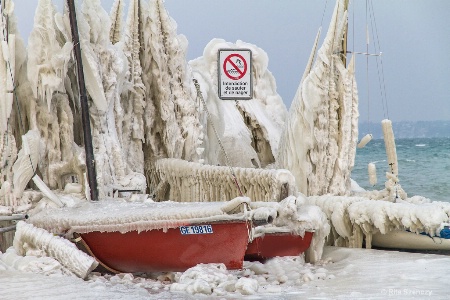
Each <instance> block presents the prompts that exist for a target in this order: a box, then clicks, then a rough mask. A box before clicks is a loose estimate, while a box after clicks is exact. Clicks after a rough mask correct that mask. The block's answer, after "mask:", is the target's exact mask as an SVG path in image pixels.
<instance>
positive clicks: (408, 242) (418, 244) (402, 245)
mask: <svg viewBox="0 0 450 300" xmlns="http://www.w3.org/2000/svg"><path fill="white" fill-rule="evenodd" d="M372 246H375V247H380V248H388V249H405V250H447V251H448V250H450V239H444V238H440V237H430V236H427V235H422V234H416V233H413V232H408V231H401V230H395V231H392V232H389V233H387V234H381V233H377V234H374V235H373V236H372Z"/></svg>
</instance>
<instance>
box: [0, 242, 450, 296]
mask: <svg viewBox="0 0 450 300" xmlns="http://www.w3.org/2000/svg"><path fill="white" fill-rule="evenodd" d="M0 258H1V255H0ZM449 269H450V257H448V256H444V255H434V254H422V253H404V252H396V251H382V250H368V249H349V248H339V247H326V248H325V251H324V256H323V260H322V263H320V264H316V265H310V264H305V263H304V262H303V260H302V259H301V258H299V257H284V258H275V259H273V260H272V261H268V262H266V263H265V264H264V265H263V264H260V263H250V262H246V263H245V265H244V269H243V270H240V271H226V270H224V269H221V268H219V267H217V265H199V266H197V267H194V268H191V269H189V270H187V271H186V272H184V273H168V274H154V275H153V276H152V278H150V277H149V278H143V277H134V276H132V275H131V274H119V275H115V276H98V274H95V273H93V274H91V275H90V276H89V278H88V280H86V281H83V280H81V279H79V278H76V277H69V276H62V275H50V276H45V275H42V274H36V273H26V272H23V271H18V270H17V269H14V268H11V267H7V266H6V264H4V263H2V262H1V260H0V286H1V297H0V298H1V299H78V298H79V299H199V298H200V299H202V298H203V299H210V298H217V299H448V282H447V278H448V270H449ZM174 282H176V283H174ZM255 283H256V284H255ZM186 286H188V288H187V290H188V292H186V291H184V292H176V291H175V290H182V289H183V288H185V287H186ZM208 286H209V287H211V286H215V288H214V289H213V291H215V292H214V293H213V294H212V295H211V294H209V295H205V294H204V293H194V291H202V290H203V291H205V290H207V287H208ZM219 286H220V288H219ZM252 288H253V289H255V288H256V289H257V291H255V292H254V291H252ZM227 290H228V291H227ZM232 290H235V291H232ZM217 291H218V292H217ZM245 294H249V295H245Z"/></svg>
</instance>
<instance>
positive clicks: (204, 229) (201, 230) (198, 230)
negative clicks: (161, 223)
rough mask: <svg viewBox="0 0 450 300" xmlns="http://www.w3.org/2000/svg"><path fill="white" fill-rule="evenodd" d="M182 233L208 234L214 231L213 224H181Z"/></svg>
mask: <svg viewBox="0 0 450 300" xmlns="http://www.w3.org/2000/svg"><path fill="white" fill-rule="evenodd" d="M180 231H181V234H183V235H184V234H208V233H213V229H212V226H211V225H193V226H181V227H180Z"/></svg>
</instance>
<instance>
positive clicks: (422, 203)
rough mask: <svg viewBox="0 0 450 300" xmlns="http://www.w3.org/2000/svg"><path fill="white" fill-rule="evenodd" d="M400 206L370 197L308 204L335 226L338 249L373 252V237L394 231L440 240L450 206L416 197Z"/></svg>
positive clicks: (313, 198)
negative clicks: (342, 247)
mask: <svg viewBox="0 0 450 300" xmlns="http://www.w3.org/2000/svg"><path fill="white" fill-rule="evenodd" d="M398 201H399V202H390V201H385V200H371V199H369V198H366V197H344V196H331V195H326V196H311V197H308V198H307V203H308V204H312V205H317V206H319V207H320V208H321V209H322V211H323V212H324V213H325V214H326V215H327V217H328V219H329V220H330V222H331V225H332V226H331V227H332V230H331V233H332V236H330V237H329V239H328V240H329V241H331V243H332V244H334V245H336V246H348V247H351V248H361V247H362V245H363V240H364V239H365V242H366V248H371V242H372V236H373V235H374V234H376V233H381V234H387V233H389V232H391V231H394V230H409V231H411V232H414V233H417V234H419V233H422V232H424V233H426V234H428V235H430V236H439V231H440V230H441V229H442V224H445V223H448V222H449V220H450V203H447V202H438V201H435V202H430V200H429V199H426V198H423V197H421V196H414V197H412V198H408V199H406V201H405V200H401V199H399V200H398Z"/></svg>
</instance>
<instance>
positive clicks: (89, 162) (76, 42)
mask: <svg viewBox="0 0 450 300" xmlns="http://www.w3.org/2000/svg"><path fill="white" fill-rule="evenodd" d="M67 6H68V7H69V19H70V28H71V31H72V41H73V47H74V54H75V60H76V62H77V71H78V73H77V75H78V88H79V90H80V103H81V118H82V121H83V136H84V149H85V152H86V168H87V176H88V182H89V190H90V193H91V200H93V201H97V200H98V188H97V175H96V171H95V160H94V149H93V147H92V136H91V124H90V118H89V106H88V102H87V96H86V86H85V84H84V73H83V64H82V60H81V48H80V39H79V37H78V26H77V16H76V12H75V3H74V0H67Z"/></svg>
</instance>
